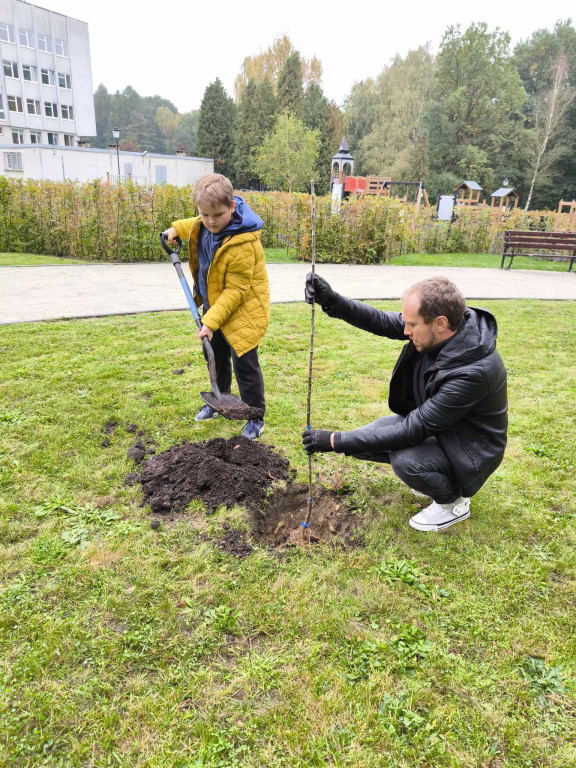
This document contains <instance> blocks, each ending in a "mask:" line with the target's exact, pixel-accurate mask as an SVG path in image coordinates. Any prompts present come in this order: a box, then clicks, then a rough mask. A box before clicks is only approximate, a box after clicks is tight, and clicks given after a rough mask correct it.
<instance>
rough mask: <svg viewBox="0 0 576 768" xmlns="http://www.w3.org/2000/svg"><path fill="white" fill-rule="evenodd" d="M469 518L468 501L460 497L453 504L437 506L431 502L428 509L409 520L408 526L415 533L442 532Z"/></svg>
mask: <svg viewBox="0 0 576 768" xmlns="http://www.w3.org/2000/svg"><path fill="white" fill-rule="evenodd" d="M469 517H470V499H466V498H464V497H463V496H461V497H460V498H459V499H456V501H455V502H454V503H453V504H438V503H437V502H435V501H433V502H432V504H430V506H429V507H426V509H423V510H422V512H418V514H417V515H414V517H411V518H410V525H411V526H412V528H415V529H416V530H417V531H443V530H444V528H449V527H450V526H451V525H454V523H459V522H460V521H461V520H467V519H468V518H469Z"/></svg>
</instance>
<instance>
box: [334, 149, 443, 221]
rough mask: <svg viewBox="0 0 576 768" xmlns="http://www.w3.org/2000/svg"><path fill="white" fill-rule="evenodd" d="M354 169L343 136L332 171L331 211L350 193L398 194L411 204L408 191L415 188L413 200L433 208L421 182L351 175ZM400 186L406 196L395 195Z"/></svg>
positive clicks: (390, 195) (362, 195)
mask: <svg viewBox="0 0 576 768" xmlns="http://www.w3.org/2000/svg"><path fill="white" fill-rule="evenodd" d="M353 170H354V157H353V156H352V155H351V154H350V147H349V146H348V142H347V141H346V137H345V136H344V137H343V139H342V142H341V144H340V148H339V149H338V152H337V153H336V154H335V155H334V157H333V158H332V169H331V173H330V189H331V191H332V212H333V213H337V212H338V210H339V209H340V203H341V201H342V199H343V198H345V197H348V196H350V195H358V196H360V197H364V195H375V196H377V197H395V198H397V199H400V200H401V201H402V202H403V203H404V204H406V203H408V202H409V200H408V198H409V196H410V195H409V192H410V191H411V189H414V192H415V194H414V199H413V200H411V201H410V202H413V203H415V204H416V207H419V206H420V203H421V202H422V201H424V204H425V205H426V208H427V210H428V211H429V210H430V202H429V200H428V195H427V193H426V190H425V189H424V184H423V183H422V182H421V181H395V180H393V179H391V178H387V177H385V176H352V171H353ZM393 188H400V189H401V190H402V188H403V191H404V195H398V194H393V192H395V191H396V190H395V189H394V190H393Z"/></svg>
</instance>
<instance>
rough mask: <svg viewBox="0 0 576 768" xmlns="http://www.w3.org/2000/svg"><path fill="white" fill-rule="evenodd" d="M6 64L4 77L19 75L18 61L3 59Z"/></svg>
mask: <svg viewBox="0 0 576 768" xmlns="http://www.w3.org/2000/svg"><path fill="white" fill-rule="evenodd" d="M2 64H3V65H4V77H18V62H17V61H3V62H2Z"/></svg>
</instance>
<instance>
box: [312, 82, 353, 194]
mask: <svg viewBox="0 0 576 768" xmlns="http://www.w3.org/2000/svg"><path fill="white" fill-rule="evenodd" d="M303 118H304V124H305V125H306V127H307V128H309V129H310V130H313V131H318V135H319V137H320V148H319V152H318V159H317V161H316V168H315V171H314V179H315V182H316V191H317V192H318V194H320V195H323V194H327V192H328V187H329V182H330V166H331V160H332V156H333V155H334V154H335V153H336V151H337V149H338V146H339V143H340V141H341V140H342V132H343V129H342V113H341V112H340V110H339V109H338V107H337V106H336V105H335V104H334V103H331V102H329V101H328V99H327V98H326V96H324V94H323V93H322V88H321V87H320V86H319V85H318V83H310V84H309V85H308V87H307V88H306V91H305V93H304V105H303Z"/></svg>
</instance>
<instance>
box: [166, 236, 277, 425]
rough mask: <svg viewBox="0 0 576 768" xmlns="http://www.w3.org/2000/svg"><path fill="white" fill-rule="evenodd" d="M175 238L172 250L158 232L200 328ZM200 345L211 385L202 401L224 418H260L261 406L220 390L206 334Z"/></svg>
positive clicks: (199, 320) (201, 393)
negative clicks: (252, 404) (202, 348)
mask: <svg viewBox="0 0 576 768" xmlns="http://www.w3.org/2000/svg"><path fill="white" fill-rule="evenodd" d="M175 240H176V243H177V248H176V250H172V249H171V248H170V246H169V245H168V243H167V242H166V238H165V237H164V233H163V232H162V233H161V234H160V242H161V243H162V248H164V250H165V251H166V253H167V254H168V255H169V256H170V258H171V259H172V264H174V268H175V269H176V272H177V273H178V277H179V278H180V284H181V285H182V289H183V290H184V293H185V295H186V299H187V301H188V305H189V307H190V311H191V312H192V314H193V315H194V320H195V321H196V325H197V326H198V328H202V320H201V319H200V314H199V313H198V307H197V306H196V302H195V301H194V297H193V296H192V292H191V291H190V286H189V285H188V281H187V280H186V278H185V276H184V272H183V271H182V264H181V262H180V259H179V258H178V254H179V253H180V250H181V248H182V241H181V240H180V238H179V237H177V238H175ZM202 345H203V347H204V354H205V356H206V361H207V363H208V373H209V375H210V386H211V387H212V392H200V397H201V398H202V400H204V402H205V403H207V404H208V405H209V406H210V407H211V408H213V409H214V410H215V411H218V413H221V414H222V416H224V418H226V419H237V420H238V421H249V420H250V419H261V418H262V416H263V413H262V409H261V408H253V407H252V406H251V405H246V403H245V402H244V401H243V400H240V398H239V397H236V395H231V394H225V393H222V392H220V389H219V388H218V384H217V382H216V360H215V359H214V350H213V349H212V345H211V344H210V342H209V341H208V339H207V338H206V336H204V337H203V339H202Z"/></svg>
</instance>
